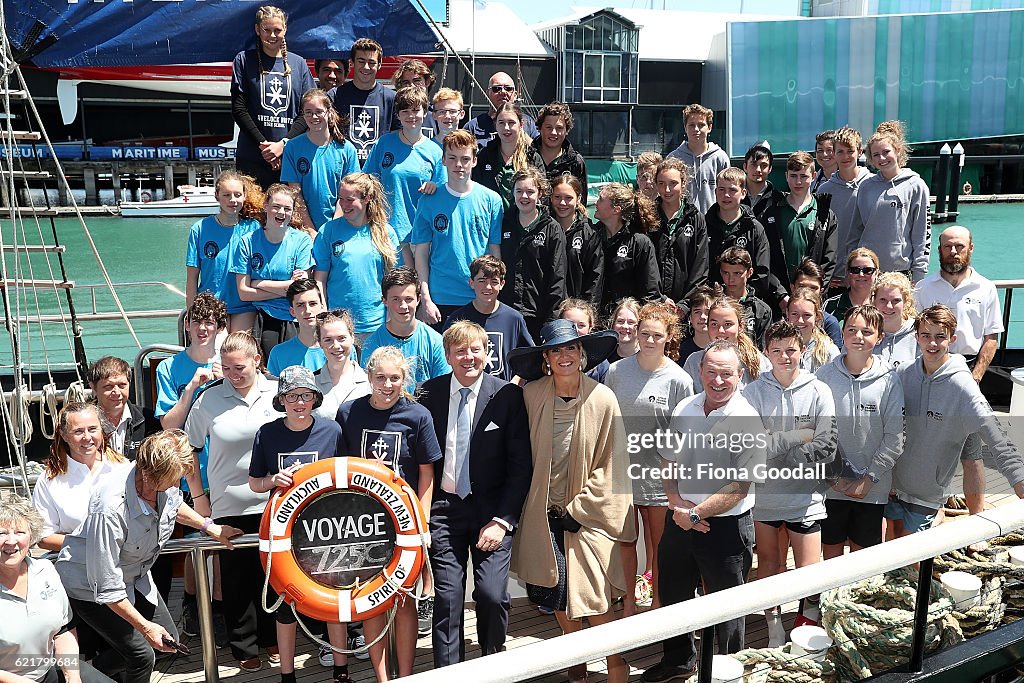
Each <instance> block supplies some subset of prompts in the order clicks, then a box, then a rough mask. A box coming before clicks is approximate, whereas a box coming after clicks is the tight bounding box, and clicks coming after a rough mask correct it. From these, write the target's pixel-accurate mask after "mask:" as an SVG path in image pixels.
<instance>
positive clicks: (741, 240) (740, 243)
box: [736, 237, 747, 249]
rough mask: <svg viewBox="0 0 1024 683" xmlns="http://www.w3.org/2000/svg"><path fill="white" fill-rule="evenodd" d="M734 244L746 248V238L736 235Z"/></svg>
mask: <svg viewBox="0 0 1024 683" xmlns="http://www.w3.org/2000/svg"><path fill="white" fill-rule="evenodd" d="M736 246H737V247H739V248H740V249H746V248H747V238H746V237H737V238H736Z"/></svg>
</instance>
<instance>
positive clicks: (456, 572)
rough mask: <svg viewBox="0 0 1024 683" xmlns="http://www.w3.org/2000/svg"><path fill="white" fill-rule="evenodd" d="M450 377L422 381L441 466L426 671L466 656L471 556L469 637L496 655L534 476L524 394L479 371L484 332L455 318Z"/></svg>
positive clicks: (448, 350) (449, 335) (447, 345)
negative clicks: (472, 625) (469, 582)
mask: <svg viewBox="0 0 1024 683" xmlns="http://www.w3.org/2000/svg"><path fill="white" fill-rule="evenodd" d="M444 350H445V355H446V357H447V359H448V363H449V364H450V365H451V366H452V372H451V373H449V374H447V375H441V376H440V377H435V378H434V379H431V380H428V381H426V382H424V383H423V385H422V388H421V396H420V403H421V404H422V405H424V406H426V408H427V409H428V410H429V411H430V413H431V415H433V416H434V429H435V430H436V432H437V441H438V443H439V444H440V445H441V450H442V451H444V458H443V459H442V460H440V461H438V463H437V464H436V465H435V467H436V472H435V476H434V498H433V500H434V502H433V505H432V506H431V508H430V537H431V546H430V565H431V570H432V571H433V575H434V628H433V635H434V666H446V665H448V664H455V663H457V662H461V661H462V660H464V659H465V657H466V651H465V645H464V640H465V638H464V633H463V623H462V614H463V605H464V603H465V593H466V568H467V564H468V562H469V557H470V555H472V558H473V583H474V586H475V588H474V591H473V600H474V601H475V602H476V620H477V627H476V632H477V637H478V639H479V640H480V647H481V649H482V650H483V654H484V655H489V654H491V653H492V652H499V651H501V650H503V649H504V645H505V633H506V631H507V630H508V611H509V605H510V603H511V600H510V597H509V593H508V571H509V561H510V559H511V555H512V534H513V533H514V532H515V529H516V526H517V525H518V524H519V515H520V513H521V512H522V509H523V503H524V502H525V501H526V494H527V491H528V490H529V488H530V478H531V476H532V473H533V459H532V457H531V454H530V429H529V424H528V422H527V417H526V406H525V405H524V403H523V393H522V391H521V390H520V388H519V387H518V386H516V385H514V384H509V383H508V382H504V381H502V380H500V379H498V378H497V377H494V376H492V375H489V374H487V373H486V372H484V366H485V365H486V364H487V332H485V331H484V329H483V328H482V327H480V326H479V325H477V324H476V323H472V322H469V321H467V320H461V321H458V322H456V323H455V324H453V325H452V326H451V327H450V328H448V330H447V331H445V333H444Z"/></svg>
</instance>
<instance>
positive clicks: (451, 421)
mask: <svg viewBox="0 0 1024 683" xmlns="http://www.w3.org/2000/svg"><path fill="white" fill-rule="evenodd" d="M483 380H484V376H483V373H481V374H480V376H479V377H477V378H476V381H475V382H473V383H472V384H470V385H469V387H466V388H468V389H469V399H468V401H467V403H466V411H467V412H468V413H469V424H470V430H472V425H473V416H474V415H476V399H477V397H479V396H480V384H481V383H482V382H483ZM462 389H463V386H462V383H461V382H459V380H457V379H455V374H454V373H452V379H451V384H450V385H449V390H448V391H449V394H448V425H447V427H446V428H445V440H444V469H443V471H442V473H441V488H442V489H443V490H444V491H447V492H448V493H455V478H456V474H457V473H456V471H455V463H456V454H455V431H456V428H457V423H458V419H459V404H460V403H462ZM470 433H472V431H471V432H470ZM466 449H467V452H466V454H465V457H467V458H468V457H469V450H468V449H469V444H466Z"/></svg>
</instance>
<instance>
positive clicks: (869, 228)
mask: <svg viewBox="0 0 1024 683" xmlns="http://www.w3.org/2000/svg"><path fill="white" fill-rule="evenodd" d="M897 131H898V134H897ZM867 149H868V155H869V157H870V160H871V162H872V164H874V165H875V167H876V168H878V173H877V174H875V175H874V176H871V177H869V178H866V179H865V180H864V181H863V182H862V183H861V184H860V185H859V186H858V187H857V193H856V198H857V199H856V206H855V208H854V212H853V221H852V222H851V224H850V232H849V234H848V235H847V241H846V248H845V250H844V251H843V252H842V253H844V254H848V253H850V251H851V250H853V249H856V248H857V247H867V248H868V249H871V250H872V251H873V252H875V253H876V254H878V260H879V261H880V265H881V268H882V270H883V271H889V270H895V271H900V272H904V273H909V275H910V279H911V281H912V282H918V281H919V280H921V279H923V278H924V276H925V275H927V274H928V255H929V252H930V249H931V235H930V233H931V225H930V224H929V219H928V186H927V185H926V184H925V182H924V180H922V179H921V176H919V175H918V174H917V173H915V172H914V171H912V170H910V169H909V168H905V166H906V163H907V160H908V158H909V151H908V149H907V145H906V141H905V140H904V139H903V130H902V127H901V126H899V124H898V122H893V121H886V122H883V123H882V124H881V125H880V126H879V127H878V131H877V132H876V133H875V134H874V135H873V136H872V137H871V139H870V140H868V146H867Z"/></svg>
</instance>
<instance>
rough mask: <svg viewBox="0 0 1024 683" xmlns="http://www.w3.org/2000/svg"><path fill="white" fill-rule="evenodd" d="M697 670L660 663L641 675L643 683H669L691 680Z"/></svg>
mask: <svg viewBox="0 0 1024 683" xmlns="http://www.w3.org/2000/svg"><path fill="white" fill-rule="evenodd" d="M696 670H697V668H696V667H691V668H686V667H684V666H670V665H668V664H663V663H661V662H658V663H657V664H655V665H654V666H652V667H651V668H650V669H648V670H647V671H645V672H643V673H642V674H641V675H640V680H641V681H643V683H668V681H678V680H682V679H684V678H689V677H690V676H692V675H693V673H694V672H695V671H696Z"/></svg>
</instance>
